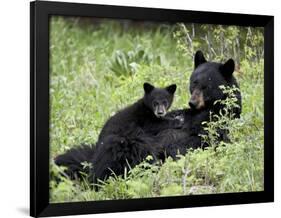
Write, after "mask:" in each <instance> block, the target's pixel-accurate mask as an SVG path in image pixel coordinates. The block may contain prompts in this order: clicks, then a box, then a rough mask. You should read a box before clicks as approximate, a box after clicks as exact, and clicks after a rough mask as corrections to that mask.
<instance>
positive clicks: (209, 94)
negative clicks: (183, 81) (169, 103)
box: [158, 51, 241, 158]
mask: <svg viewBox="0 0 281 218" xmlns="http://www.w3.org/2000/svg"><path fill="white" fill-rule="evenodd" d="M234 68H235V63H234V61H233V60H232V59H229V60H228V61H226V62H225V63H217V62H209V61H207V60H206V59H205V57H204V55H203V53H202V52H201V51H197V52H196V54H195V58H194V71H193V72H192V74H191V77H190V81H189V91H190V94H191V98H190V100H189V102H188V104H189V107H190V108H187V109H184V110H177V111H172V112H170V113H169V114H168V115H167V116H171V117H173V116H175V115H177V116H179V115H181V116H183V117H184V125H183V128H182V129H179V130H176V129H172V130H165V131H163V132H161V133H159V135H158V137H159V141H160V140H161V141H162V144H163V146H164V147H165V150H166V155H167V156H172V157H173V158H175V157H176V154H177V153H178V152H179V153H181V154H185V153H186V150H187V148H198V147H206V146H208V144H206V143H203V142H202V140H201V136H200V135H204V134H206V132H205V131H204V129H203V126H202V122H204V121H209V119H210V112H212V114H219V113H220V111H222V109H224V107H225V106H224V105H221V104H219V103H217V104H215V102H216V101H217V100H224V99H225V98H226V97H227V96H226V95H225V94H224V93H223V91H222V90H221V88H220V86H221V85H224V86H230V87H232V86H235V87H237V88H239V86H238V83H237V81H236V79H235V78H234V76H233V72H234ZM235 96H236V98H237V104H238V105H239V107H235V108H232V112H233V114H234V117H235V118H239V117H240V113H241V93H240V91H236V93H235ZM217 132H218V134H219V140H222V141H228V137H227V131H225V130H224V129H218V130H217Z"/></svg>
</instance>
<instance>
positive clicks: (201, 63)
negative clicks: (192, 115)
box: [189, 51, 241, 110]
mask: <svg viewBox="0 0 281 218" xmlns="http://www.w3.org/2000/svg"><path fill="white" fill-rule="evenodd" d="M234 67H235V63H234V61H233V60H232V59H229V60H228V61H226V62H225V63H216V62H209V61H207V60H206V59H205V57H204V55H203V53H202V52H201V51H197V52H196V54H195V58H194V71H193V73H192V74H191V77H190V86H189V90H190V94H191V98H190V101H189V106H190V107H191V108H192V109H195V110H201V109H204V108H206V107H212V106H213V105H214V102H215V101H216V100H221V99H225V98H226V96H224V94H223V92H222V90H221V89H220V88H219V86H221V85H224V86H233V85H235V86H236V87H238V84H237V82H236V80H235V78H234V76H233V72H234ZM237 99H238V101H239V104H241V96H240V93H237Z"/></svg>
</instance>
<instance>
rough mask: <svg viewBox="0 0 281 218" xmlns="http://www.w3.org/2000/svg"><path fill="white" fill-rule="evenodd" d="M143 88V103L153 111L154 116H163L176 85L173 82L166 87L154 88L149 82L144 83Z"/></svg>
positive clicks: (168, 106) (170, 103) (170, 101)
mask: <svg viewBox="0 0 281 218" xmlns="http://www.w3.org/2000/svg"><path fill="white" fill-rule="evenodd" d="M143 89H144V104H145V105H146V106H147V107H148V108H149V109H150V110H151V111H153V113H154V115H155V116H156V117H158V118H160V117H164V116H165V115H166V113H167V111H168V109H169V108H170V106H171V105H172V102H173V98H174V93H175V91H176V89H177V85H175V84H173V85H170V86H167V87H166V88H156V87H154V86H153V85H151V84H149V83H144V84H143Z"/></svg>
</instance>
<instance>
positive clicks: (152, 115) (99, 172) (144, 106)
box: [55, 83, 183, 182]
mask: <svg viewBox="0 0 281 218" xmlns="http://www.w3.org/2000/svg"><path fill="white" fill-rule="evenodd" d="M143 88H144V96H143V98H141V99H140V100H138V101H137V102H136V103H134V104H132V105H131V106H128V107H127V108H125V109H123V110H121V111H119V112H117V113H116V114H115V115H114V116H112V117H111V118H109V120H108V121H107V122H106V123H105V125H104V127H103V129H102V131H101V133H100V135H99V139H98V142H97V143H96V146H95V147H89V146H81V147H79V148H74V149H71V150H70V151H68V152H67V153H65V154H63V155H60V156H58V157H57V158H56V159H55V163H56V164H57V165H62V166H66V167H67V168H68V169H67V170H68V171H67V173H68V174H69V175H70V176H71V177H73V176H77V175H79V172H86V173H87V174H88V175H89V180H90V181H93V182H96V181H97V179H101V180H104V179H106V178H107V177H108V176H109V175H111V174H112V173H113V172H114V174H116V175H121V174H123V173H124V169H125V167H127V169H128V167H134V166H135V165H137V164H139V163H140V162H141V161H143V160H144V159H145V158H146V157H147V156H148V155H151V156H152V157H154V158H157V157H159V153H160V152H161V147H159V146H158V145H157V143H154V141H153V140H152V138H153V137H152V136H154V135H157V134H158V133H159V132H160V131H163V130H165V129H173V128H180V127H182V124H183V121H181V120H179V119H172V118H165V115H166V113H167V111H168V109H169V108H170V106H171V104H172V102H173V98H174V93H175V91H176V88H177V86H176V85H174V84H173V85H170V86H168V87H166V88H155V87H154V86H153V85H151V84H149V83H144V85H143ZM85 161H87V162H89V163H91V164H92V168H91V169H90V170H89V171H86V170H85V169H84V168H83V166H82V164H81V163H82V162H85Z"/></svg>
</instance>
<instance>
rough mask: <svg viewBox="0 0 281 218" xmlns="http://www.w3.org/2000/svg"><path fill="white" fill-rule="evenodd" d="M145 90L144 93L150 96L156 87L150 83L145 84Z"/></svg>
mask: <svg viewBox="0 0 281 218" xmlns="http://www.w3.org/2000/svg"><path fill="white" fill-rule="evenodd" d="M143 89H144V92H145V93H147V94H148V93H150V92H151V91H152V90H153V89H154V86H153V85H151V84H149V83H144V84H143Z"/></svg>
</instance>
